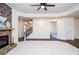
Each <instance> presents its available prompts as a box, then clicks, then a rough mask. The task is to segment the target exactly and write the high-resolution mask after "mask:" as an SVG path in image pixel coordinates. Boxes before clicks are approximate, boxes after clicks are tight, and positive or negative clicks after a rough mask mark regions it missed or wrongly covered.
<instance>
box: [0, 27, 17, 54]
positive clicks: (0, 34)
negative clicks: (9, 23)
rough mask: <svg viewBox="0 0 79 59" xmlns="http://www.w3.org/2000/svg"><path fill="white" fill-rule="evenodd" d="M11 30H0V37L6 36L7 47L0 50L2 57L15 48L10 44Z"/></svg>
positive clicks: (12, 43) (14, 45)
mask: <svg viewBox="0 0 79 59" xmlns="http://www.w3.org/2000/svg"><path fill="white" fill-rule="evenodd" d="M12 30H13V29H12V28H0V36H5V35H8V38H9V39H8V45H7V46H5V47H3V48H1V49H0V54H1V55H4V54H6V53H7V52H8V51H10V50H11V49H13V48H14V47H16V44H14V42H12V41H13V40H12V34H11V33H12Z"/></svg>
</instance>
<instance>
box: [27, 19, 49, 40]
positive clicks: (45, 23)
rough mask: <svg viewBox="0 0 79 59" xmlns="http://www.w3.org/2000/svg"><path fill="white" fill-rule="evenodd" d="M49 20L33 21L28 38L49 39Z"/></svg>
mask: <svg viewBox="0 0 79 59" xmlns="http://www.w3.org/2000/svg"><path fill="white" fill-rule="evenodd" d="M49 20H50V19H33V33H32V34H31V35H30V36H29V37H28V38H30V39H31V38H32V39H33V38H34V39H37V38H39V39H50V26H49Z"/></svg>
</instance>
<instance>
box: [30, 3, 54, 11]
mask: <svg viewBox="0 0 79 59" xmlns="http://www.w3.org/2000/svg"><path fill="white" fill-rule="evenodd" d="M31 6H39V8H38V9H37V11H38V10H39V9H41V8H42V9H44V10H45V11H47V8H46V7H55V5H54V4H47V3H40V5H31Z"/></svg>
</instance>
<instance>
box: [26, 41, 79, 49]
mask: <svg viewBox="0 0 79 59" xmlns="http://www.w3.org/2000/svg"><path fill="white" fill-rule="evenodd" d="M26 41H62V42H66V43H69V44H71V45H73V46H75V47H77V48H79V39H75V40H59V39H56V40H51V39H27V40H26Z"/></svg>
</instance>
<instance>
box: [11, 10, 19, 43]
mask: <svg viewBox="0 0 79 59" xmlns="http://www.w3.org/2000/svg"><path fill="white" fill-rule="evenodd" d="M12 28H14V30H13V31H12V37H14V42H15V43H17V42H18V15H17V11H16V10H15V9H12Z"/></svg>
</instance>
